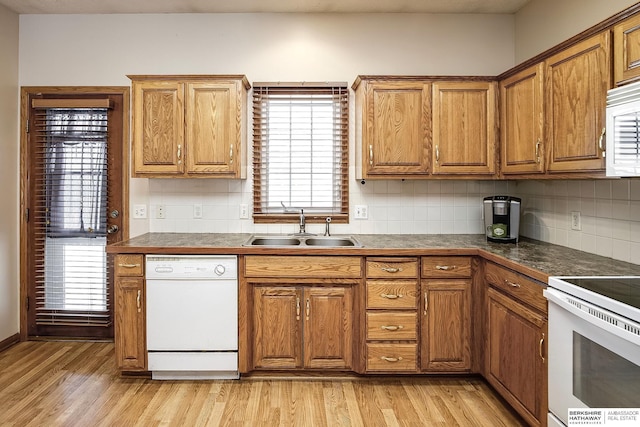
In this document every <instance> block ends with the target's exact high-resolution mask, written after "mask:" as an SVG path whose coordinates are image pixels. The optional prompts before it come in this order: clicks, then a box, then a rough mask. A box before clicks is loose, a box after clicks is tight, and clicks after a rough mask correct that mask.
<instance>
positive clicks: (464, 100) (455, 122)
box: [431, 81, 497, 177]
mask: <svg viewBox="0 0 640 427" xmlns="http://www.w3.org/2000/svg"><path fill="white" fill-rule="evenodd" d="M496 105H497V103H496V83H495V82H489V81H436V82H434V83H433V148H432V154H431V158H432V159H433V160H432V162H433V174H434V175H484V176H489V177H490V176H492V175H494V174H495V171H496V157H495V154H496V128H497V123H496V111H497V110H496V108H497V106H496Z"/></svg>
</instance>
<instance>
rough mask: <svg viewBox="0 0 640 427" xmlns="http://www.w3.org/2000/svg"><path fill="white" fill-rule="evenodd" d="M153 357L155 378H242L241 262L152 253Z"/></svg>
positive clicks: (150, 324) (218, 257)
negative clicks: (239, 330) (239, 372)
mask: <svg viewBox="0 0 640 427" xmlns="http://www.w3.org/2000/svg"><path fill="white" fill-rule="evenodd" d="M146 292H147V352H148V353H147V361H148V365H149V370H150V371H151V374H152V378H153V379H237V378H239V374H238V260H237V257H236V256H233V255H147V256H146Z"/></svg>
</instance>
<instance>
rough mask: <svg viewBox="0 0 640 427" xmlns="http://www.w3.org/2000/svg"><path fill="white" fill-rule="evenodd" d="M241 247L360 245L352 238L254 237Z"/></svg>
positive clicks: (357, 246) (358, 246) (359, 246)
mask: <svg viewBox="0 0 640 427" xmlns="http://www.w3.org/2000/svg"><path fill="white" fill-rule="evenodd" d="M243 246H270V247H314V246H316V247H317V246H322V247H356V248H361V247H362V245H361V244H360V242H358V241H357V240H356V239H355V238H354V237H353V236H291V235H288V236H277V235H274V236H269V235H266V236H260V235H254V236H251V237H250V238H249V240H247V241H246V242H245V243H244V245H243Z"/></svg>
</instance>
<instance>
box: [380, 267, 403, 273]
mask: <svg viewBox="0 0 640 427" xmlns="http://www.w3.org/2000/svg"><path fill="white" fill-rule="evenodd" d="M380 269H381V270H382V271H386V272H387V273H397V272H399V271H402V268H400V267H380Z"/></svg>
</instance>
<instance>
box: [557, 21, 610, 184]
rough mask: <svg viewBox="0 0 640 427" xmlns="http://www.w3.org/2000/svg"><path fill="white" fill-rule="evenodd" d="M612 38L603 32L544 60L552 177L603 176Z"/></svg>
mask: <svg viewBox="0 0 640 427" xmlns="http://www.w3.org/2000/svg"><path fill="white" fill-rule="evenodd" d="M610 40H611V37H610V32H609V31H603V32H601V33H599V34H596V35H595V36H592V37H589V38H588V39H586V40H583V41H582V42H580V43H577V44H575V45H573V46H571V47H569V48H567V49H564V50H563V51H561V52H559V53H557V54H555V55H553V56H551V57H550V58H548V59H547V60H546V61H545V67H546V68H545V85H546V92H545V125H546V126H547V128H546V137H545V139H546V143H547V145H548V147H547V150H548V151H547V152H548V162H547V170H548V171H549V172H550V173H562V172H597V171H604V168H605V163H604V154H603V153H604V129H605V107H606V102H607V90H609V89H610V88H611V47H610V43H611V41H610Z"/></svg>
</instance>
